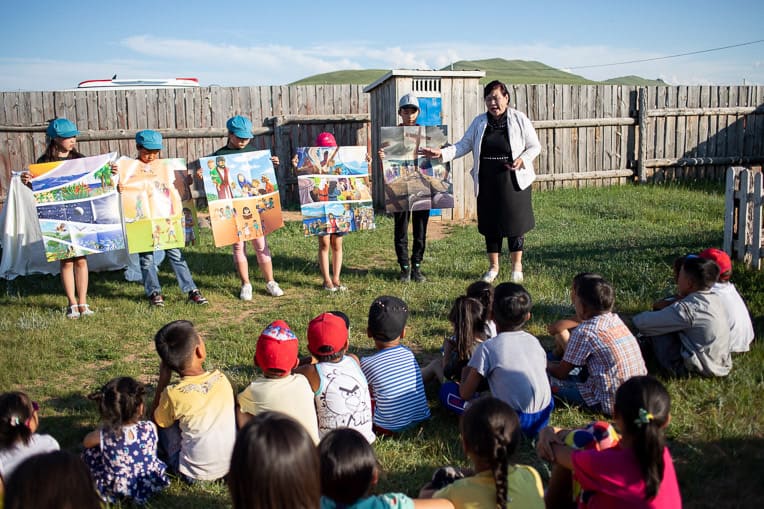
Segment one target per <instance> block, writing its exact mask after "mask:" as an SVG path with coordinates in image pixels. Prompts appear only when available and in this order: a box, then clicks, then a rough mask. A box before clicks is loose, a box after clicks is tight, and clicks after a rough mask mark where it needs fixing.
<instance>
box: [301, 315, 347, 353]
mask: <svg viewBox="0 0 764 509" xmlns="http://www.w3.org/2000/svg"><path fill="white" fill-rule="evenodd" d="M347 344H348V328H347V326H346V325H345V320H343V319H342V317H339V316H337V315H335V314H332V313H321V314H320V315H318V316H317V317H315V318H314V319H313V320H311V321H310V323H309V324H308V350H310V353H312V354H313V355H316V356H319V355H321V356H323V355H334V354H336V353H337V352H339V351H341V350H342V349H343V348H345V347H346V346H347Z"/></svg>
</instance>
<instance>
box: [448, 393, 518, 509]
mask: <svg viewBox="0 0 764 509" xmlns="http://www.w3.org/2000/svg"><path fill="white" fill-rule="evenodd" d="M461 433H462V439H463V440H464V447H465V449H466V450H467V451H469V452H470V453H471V454H472V455H474V456H475V457H477V458H480V459H481V460H482V461H484V462H485V463H486V464H488V465H490V467H491V472H492V473H493V480H494V483H495V484H496V509H504V508H505V507H506V506H507V502H510V499H509V493H508V490H509V485H508V475H509V467H510V465H511V463H510V459H511V458H512V455H513V454H514V452H515V449H517V444H518V442H519V441H520V420H519V419H518V417H517V413H515V411H514V410H513V409H512V407H510V406H509V405H507V404H506V403H504V402H503V401H501V400H499V399H496V398H493V397H490V396H489V397H485V398H480V399H479V400H477V401H475V402H474V403H472V404H471V405H470V406H469V407H468V408H467V410H466V411H465V412H464V415H463V416H462V420H461Z"/></svg>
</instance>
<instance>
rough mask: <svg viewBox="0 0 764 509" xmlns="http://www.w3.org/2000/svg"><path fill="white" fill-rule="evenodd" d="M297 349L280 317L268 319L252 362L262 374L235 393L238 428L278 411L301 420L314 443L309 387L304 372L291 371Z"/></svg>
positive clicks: (314, 421)
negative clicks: (254, 417)
mask: <svg viewBox="0 0 764 509" xmlns="http://www.w3.org/2000/svg"><path fill="white" fill-rule="evenodd" d="M298 349H299V343H298V340H297V336H295V335H294V333H293V332H292V330H291V329H290V328H289V325H287V323H286V322H284V321H283V320H276V321H275V322H273V323H271V324H270V325H268V326H267V327H266V328H265V329H264V330H263V332H262V334H260V337H259V338H258V339H257V346H256V349H255V366H257V367H259V368H260V369H261V370H262V372H263V376H261V377H259V378H257V379H256V380H255V381H254V382H252V383H251V384H249V386H248V387H247V388H246V389H244V390H243V391H241V393H239V397H238V410H237V412H236V421H237V423H238V425H239V428H243V427H244V425H245V424H246V423H247V422H249V421H250V420H251V419H252V417H253V416H255V415H257V414H260V413H262V412H266V411H275V412H282V413H284V414H286V415H288V416H290V417H292V418H293V419H295V420H296V421H297V422H299V423H300V424H302V425H303V426H304V427H305V431H307V432H308V434H309V435H310V438H311V439H313V442H315V443H316V444H318V421H317V419H316V407H315V405H314V403H313V391H312V390H311V388H310V383H308V380H307V379H306V378H305V377H304V376H301V375H293V374H292V369H294V368H295V367H297V363H298V358H297V353H298Z"/></svg>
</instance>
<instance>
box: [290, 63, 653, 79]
mask: <svg viewBox="0 0 764 509" xmlns="http://www.w3.org/2000/svg"><path fill="white" fill-rule="evenodd" d="M441 70H454V71H474V70H480V71H485V72H486V76H485V78H483V79H482V80H480V82H481V83H488V82H489V81H492V80H501V81H503V82H505V83H511V84H533V83H559V84H569V85H602V84H605V85H641V86H645V85H665V83H664V82H663V81H661V80H650V79H645V78H641V77H639V76H622V77H618V78H612V79H609V80H607V81H592V80H589V79H586V78H584V77H583V76H579V75H578V74H573V73H570V72H566V71H562V70H560V69H556V68H554V67H550V66H548V65H546V64H543V63H541V62H535V61H532V60H505V59H503V58H488V59H485V60H459V61H457V62H454V63H452V64H450V65H448V66H446V67H444V68H443V69H441ZM387 72H388V70H386V69H356V70H346V71H334V72H327V73H323V74H315V75H313V76H308V77H306V78H303V79H301V80H299V81H295V82H293V83H290V85H337V84H343V83H350V84H353V85H366V84H369V83H372V82H374V81H375V80H376V79H377V78H379V77H381V76H383V75H384V74H385V73H387Z"/></svg>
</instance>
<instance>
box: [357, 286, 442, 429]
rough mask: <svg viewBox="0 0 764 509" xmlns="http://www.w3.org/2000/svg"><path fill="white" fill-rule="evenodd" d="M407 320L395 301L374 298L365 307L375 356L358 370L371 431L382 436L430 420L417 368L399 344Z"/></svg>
mask: <svg viewBox="0 0 764 509" xmlns="http://www.w3.org/2000/svg"><path fill="white" fill-rule="evenodd" d="M408 316H409V310H408V307H407V306H406V303H405V302H403V301H402V300H401V299H399V298H397V297H391V296H387V295H385V296H382V297H377V298H376V299H374V302H372V303H371V306H370V307H369V321H368V326H367V329H366V333H367V334H368V336H369V337H370V338H372V339H373V340H374V346H375V347H376V349H377V352H376V353H374V354H372V355H370V356H368V357H363V358H362V359H361V369H362V370H363V373H364V375H366V379H367V380H368V381H369V388H370V389H371V393H372V399H373V401H374V429H375V431H377V432H378V433H380V434H383V435H390V434H392V433H397V432H400V431H403V430H405V429H407V428H410V427H412V426H415V425H416V424H417V423H419V422H422V421H424V420H426V419H429V418H430V407H429V406H427V397H426V396H425V393H424V382H423V381H422V373H421V372H420V370H419V364H417V362H416V359H415V358H414V354H413V353H412V352H411V350H409V349H408V348H407V347H405V346H403V345H402V344H401V340H402V339H403V337H404V336H405V334H406V320H407V319H408Z"/></svg>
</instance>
